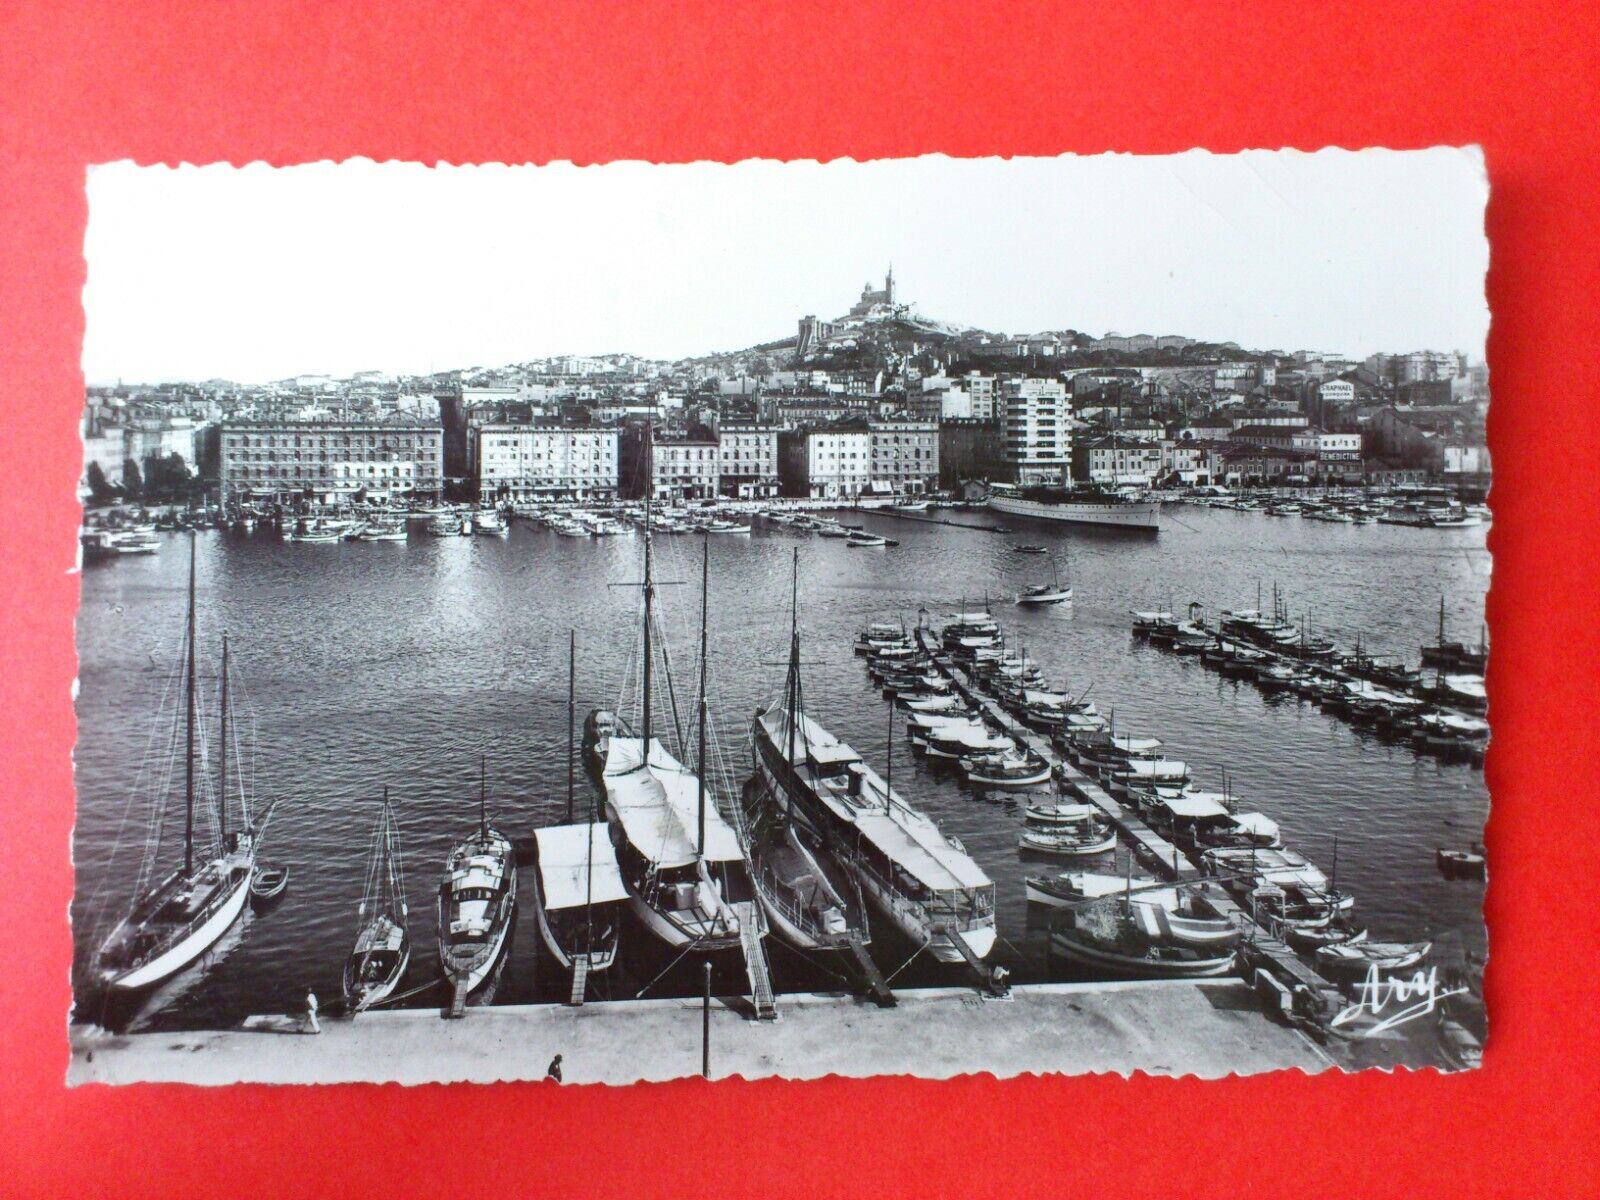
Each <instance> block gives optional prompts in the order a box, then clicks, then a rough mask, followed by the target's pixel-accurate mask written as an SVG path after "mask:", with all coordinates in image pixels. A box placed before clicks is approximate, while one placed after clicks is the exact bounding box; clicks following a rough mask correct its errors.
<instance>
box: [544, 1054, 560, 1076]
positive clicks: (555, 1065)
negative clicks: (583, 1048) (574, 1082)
mask: <svg viewBox="0 0 1600 1200" xmlns="http://www.w3.org/2000/svg"><path fill="white" fill-rule="evenodd" d="M544 1077H545V1078H546V1079H554V1080H555V1081H556V1082H557V1083H560V1082H561V1055H559V1054H558V1055H556V1056H555V1057H554V1058H552V1059H551V1060H550V1065H549V1066H548V1067H546V1068H545V1069H544Z"/></svg>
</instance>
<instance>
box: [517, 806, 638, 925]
mask: <svg viewBox="0 0 1600 1200" xmlns="http://www.w3.org/2000/svg"><path fill="white" fill-rule="evenodd" d="M533 837H534V841H535V842H536V843H538V847H539V885H540V890H541V891H542V892H543V893H544V906H545V908H547V909H561V908H582V907H583V906H584V904H586V903H589V902H592V903H595V904H604V903H607V902H608V901H612V900H626V899H627V898H628V889H627V888H626V887H624V886H623V883H622V871H621V869H620V868H619V867H618V866H617V855H616V851H615V850H614V849H613V848H612V845H611V838H610V836H609V834H608V830H607V826H606V823H605V822H604V821H595V822H593V823H592V824H584V825H556V826H552V827H550V828H548V829H535V830H534V831H533Z"/></svg>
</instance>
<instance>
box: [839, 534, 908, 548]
mask: <svg viewBox="0 0 1600 1200" xmlns="http://www.w3.org/2000/svg"><path fill="white" fill-rule="evenodd" d="M899 544H900V543H899V542H897V541H895V540H894V539H892V538H886V537H880V536H878V535H877V534H875V533H852V534H851V535H850V539H849V540H848V541H847V542H845V545H846V546H850V547H852V548H854V547H859V546H898V545H899Z"/></svg>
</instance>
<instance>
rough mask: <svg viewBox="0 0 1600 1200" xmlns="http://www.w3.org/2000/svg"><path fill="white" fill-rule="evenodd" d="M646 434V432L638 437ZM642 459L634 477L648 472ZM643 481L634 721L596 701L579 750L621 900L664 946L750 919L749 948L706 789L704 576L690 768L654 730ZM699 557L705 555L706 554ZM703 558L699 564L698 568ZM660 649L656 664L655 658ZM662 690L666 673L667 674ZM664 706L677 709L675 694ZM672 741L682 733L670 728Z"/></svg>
mask: <svg viewBox="0 0 1600 1200" xmlns="http://www.w3.org/2000/svg"><path fill="white" fill-rule="evenodd" d="M650 443H651V435H650V434H649V432H648V431H647V432H646V435H645V444H646V446H647V447H649V446H650ZM646 453H647V461H646V465H645V470H644V478H645V479H647V480H648V479H650V478H651V471H650V464H649V462H648V454H649V451H648V450H647V452H646ZM651 490H652V489H651V488H649V487H648V486H647V487H646V490H645V523H644V581H643V584H642V585H641V589H642V592H643V596H644V603H643V606H642V607H643V619H642V630H643V642H642V645H643V651H642V656H641V659H640V663H641V671H640V690H641V697H642V704H641V707H640V713H641V718H642V728H641V729H640V731H639V734H638V735H635V734H634V733H633V731H632V730H631V729H630V728H629V726H628V725H627V723H626V722H625V721H624V720H623V719H622V717H621V716H619V715H618V714H615V713H612V712H610V711H608V710H606V709H596V710H594V711H593V712H591V713H590V714H589V716H588V718H587V719H586V720H585V722H584V750H585V756H586V758H587V759H588V760H589V761H590V763H591V764H593V765H594V766H595V768H596V769H597V770H598V771H599V776H600V785H601V787H602V789H603V790H604V793H605V798H606V812H607V816H608V818H609V820H610V823H611V835H612V843H613V845H614V846H615V847H616V852H617V862H618V864H619V865H620V867H621V870H622V879H623V883H624V884H625V886H626V887H627V890H628V905H629V907H630V908H631V909H632V911H633V912H634V914H635V915H636V916H637V917H638V918H639V920H640V922H641V923H642V924H643V925H644V926H645V928H647V929H649V930H650V931H651V932H652V933H653V934H655V935H656V936H657V937H658V938H660V939H661V940H662V941H663V942H665V943H666V944H667V945H668V946H669V947H674V948H681V947H685V946H689V945H694V946H696V947H697V948H699V949H702V950H709V951H715V950H727V949H733V948H735V947H739V946H741V945H743V944H744V938H743V935H742V920H743V919H744V918H748V919H749V920H750V921H752V922H754V924H755V928H753V929H752V930H751V933H752V934H754V935H756V939H757V940H756V941H755V944H754V946H753V947H752V946H746V947H745V949H746V957H747V958H748V957H749V956H750V954H751V953H752V952H755V953H759V936H762V935H764V934H765V922H764V921H762V919H761V917H760V909H759V908H758V907H757V905H756V903H755V900H754V895H753V888H752V885H751V881H750V872H749V864H748V862H747V860H746V857H745V849H744V845H743V842H742V839H741V837H740V835H739V832H738V831H737V830H735V829H734V827H733V826H731V825H730V824H728V822H727V820H726V819H724V817H723V815H722V812H721V810H720V808H719V806H718V805H717V804H716V803H715V800H714V798H713V797H711V796H709V795H708V794H707V780H706V761H705V739H706V696H705V620H706V602H705V595H706V586H707V584H706V581H705V579H704V578H703V581H702V598H701V660H700V662H701V695H700V714H699V734H700V736H699V743H700V756H699V758H700V761H699V770H698V771H691V770H690V769H689V768H688V767H687V766H685V765H684V764H683V763H682V762H680V761H678V759H677V758H675V757H674V756H673V755H672V754H671V753H670V752H669V751H668V749H667V748H666V746H665V745H663V744H662V742H661V740H660V739H659V738H657V737H656V736H654V724H653V719H654V711H653V710H654V707H655V695H654V689H655V659H656V647H655V641H656V637H657V630H656V627H655V625H656V616H655V597H656V587H657V583H656V578H655V559H654V553H653V550H652V545H651V543H652V537H651V532H652V530H651V525H652V504H651V496H650V492H651ZM707 561H709V560H707ZM706 569H707V568H706V567H704V566H703V567H702V576H703V577H704V576H705V572H706ZM665 663H666V660H665V655H663V665H665ZM666 691H667V694H668V695H667V698H668V700H669V701H671V700H672V680H671V678H670V676H669V677H668V679H667V687H666ZM672 711H673V712H674V714H676V712H677V707H676V703H675V702H674V703H673V707H672ZM679 740H680V743H681V741H682V738H681V736H680V739H679Z"/></svg>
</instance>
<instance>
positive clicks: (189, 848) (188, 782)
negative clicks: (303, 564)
mask: <svg viewBox="0 0 1600 1200" xmlns="http://www.w3.org/2000/svg"><path fill="white" fill-rule="evenodd" d="M194 544H195V535H194V534H193V533H190V534H189V621H188V637H187V643H188V651H189V656H188V664H187V670H188V677H187V679H186V681H185V684H184V710H185V713H186V716H185V718H184V732H183V873H184V874H185V875H190V874H193V873H194V669H195V668H194V554H195V550H194Z"/></svg>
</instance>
